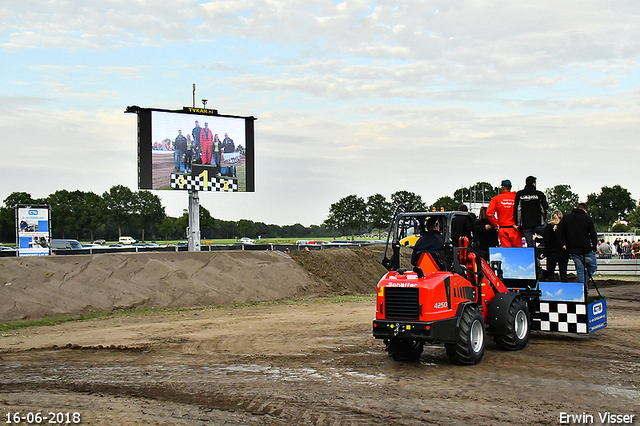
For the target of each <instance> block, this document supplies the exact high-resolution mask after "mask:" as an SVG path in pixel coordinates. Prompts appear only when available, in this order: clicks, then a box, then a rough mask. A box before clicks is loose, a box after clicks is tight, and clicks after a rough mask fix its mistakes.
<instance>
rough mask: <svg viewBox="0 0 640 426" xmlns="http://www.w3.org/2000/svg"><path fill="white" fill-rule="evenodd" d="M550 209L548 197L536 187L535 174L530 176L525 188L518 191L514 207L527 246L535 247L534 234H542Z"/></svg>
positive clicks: (515, 216)
mask: <svg viewBox="0 0 640 426" xmlns="http://www.w3.org/2000/svg"><path fill="white" fill-rule="evenodd" d="M548 209H549V204H548V203H547V197H546V196H545V195H544V192H542V191H538V190H537V189H536V178H535V176H528V177H527V179H526V180H525V186H524V189H522V190H520V191H518V192H516V199H515V208H514V209H513V214H514V218H515V221H516V225H518V226H519V227H520V229H521V230H522V234H523V235H524V238H525V240H526V241H527V247H535V245H534V242H533V234H535V233H536V232H538V233H539V234H542V231H543V229H544V223H545V220H546V218H547V210H548Z"/></svg>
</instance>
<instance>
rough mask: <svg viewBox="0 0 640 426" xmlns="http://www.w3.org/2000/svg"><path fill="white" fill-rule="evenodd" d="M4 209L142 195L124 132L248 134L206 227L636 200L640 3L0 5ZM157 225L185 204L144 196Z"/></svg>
mask: <svg viewBox="0 0 640 426" xmlns="http://www.w3.org/2000/svg"><path fill="white" fill-rule="evenodd" d="M0 23H1V24H0V58H1V63H2V66H1V67H0V81H1V83H0V84H1V86H0V88H1V89H0V134H1V135H2V136H1V137H2V152H3V154H2V156H0V173H1V175H0V178H1V181H2V185H1V186H0V199H4V198H6V197H7V196H8V195H9V194H11V193H12V192H15V191H24V192H29V193H30V194H31V195H32V196H34V197H44V196H47V195H48V194H51V193H52V192H54V191H56V190H58V189H67V190H70V191H71V190H77V189H78V190H82V191H93V192H96V193H99V194H101V193H103V192H104V191H107V190H108V189H109V188H111V187H112V186H114V185H125V186H128V187H130V188H131V189H132V190H136V189H137V169H136V167H137V160H136V143H137V142H136V136H137V135H136V123H137V121H136V116H135V114H125V113H124V110H125V108H126V107H127V106H128V105H139V106H141V107H145V108H166V109H181V108H182V107H183V106H191V105H192V85H193V84H196V90H197V91H196V99H197V102H198V106H200V99H203V98H206V99H208V100H209V102H208V104H207V106H208V107H209V108H215V109H218V111H219V112H220V113H222V114H228V115H241V116H255V117H257V118H258V120H257V121H256V122H255V132H256V138H255V140H256V143H255V146H256V192H255V193H235V194H222V193H215V194H214V193H201V194H200V203H201V205H202V206H204V207H206V208H207V209H208V210H209V211H210V212H211V214H212V215H213V216H214V217H216V218H220V219H226V220H239V219H242V218H244V219H250V220H254V221H261V222H265V223H275V224H281V225H285V224H293V223H296V222H298V223H302V224H303V225H306V226H308V225H311V224H320V223H321V222H322V221H323V220H324V219H326V217H327V215H328V212H329V207H330V205H331V203H334V202H336V201H338V200H339V199H340V198H342V197H345V196H347V195H350V194H356V195H358V196H361V197H363V198H365V199H366V197H368V196H370V195H373V194H376V193H379V194H382V195H384V196H386V197H387V198H389V197H390V195H391V194H392V193H394V192H396V191H400V190H406V191H412V192H415V193H417V194H419V195H421V196H422V198H423V200H424V201H425V202H426V203H427V204H431V203H433V202H434V201H435V200H436V199H437V198H439V197H440V196H443V195H452V194H453V192H454V191H455V190H456V189H457V188H460V187H462V186H470V185H472V184H474V183H475V182H478V181H488V182H491V183H493V184H494V185H496V186H498V184H499V182H500V181H501V180H502V179H504V178H509V179H511V180H512V182H514V187H515V189H518V188H519V187H522V186H524V179H525V177H526V176H527V175H529V174H533V175H535V176H537V177H538V188H539V189H545V188H548V187H552V186H555V185H557V184H568V185H571V188H572V189H573V191H574V192H576V193H578V194H579V195H580V198H581V199H582V200H584V199H586V196H587V194H589V193H592V192H595V193H598V192H599V191H600V188H601V187H602V186H613V185H616V184H620V185H622V186H623V187H625V188H627V189H628V190H629V191H631V193H632V196H633V197H634V198H635V199H638V198H640V179H639V178H638V170H639V167H640V155H639V154H640V143H639V135H640V63H639V61H640V2H638V1H637V0H608V1H602V0H580V1H557V0H554V1H551V0H538V1H536V2H515V1H491V0H489V1H482V0H476V1H465V0H433V1H429V0H422V1H415V0H405V1H403V2H392V1H384V0H382V1H375V0H374V1H359V0H358V1H351V0H347V1H344V2H340V1H338V2H335V1H331V0H234V1H208V0H172V1H163V0H126V1H125V0H82V1H79V0H48V1H43V0H37V1H36V0H3V1H2V4H1V5H0ZM155 194H157V195H159V196H160V197H161V199H162V200H163V205H164V206H165V208H166V212H167V214H170V215H172V216H177V215H180V214H181V212H182V210H183V209H186V208H187V205H188V196H187V194H186V192H178V191H174V192H171V191H155Z"/></svg>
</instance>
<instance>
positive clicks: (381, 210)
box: [324, 182, 640, 236]
mask: <svg viewBox="0 0 640 426" xmlns="http://www.w3.org/2000/svg"><path fill="white" fill-rule="evenodd" d="M544 192H545V195H546V197H547V201H548V203H549V211H548V212H547V215H548V217H550V216H551V213H553V211H555V210H560V211H561V212H562V213H563V214H565V215H566V214H567V213H570V212H571V211H572V210H573V209H575V208H576V206H577V204H578V202H579V196H578V194H576V193H574V192H573V191H572V190H571V186H570V185H556V186H554V187H552V188H547V189H546V190H545V191H544ZM499 193H500V188H498V187H494V186H492V185H491V184H490V183H488V182H477V183H475V184H474V185H471V186H469V187H466V188H460V189H457V190H456V191H455V192H454V193H453V194H452V195H451V196H449V195H445V196H442V197H440V198H438V199H437V200H436V201H435V202H434V203H433V204H431V205H427V204H426V203H425V202H424V201H423V200H422V197H421V196H420V195H418V194H415V193H413V192H408V191H399V192H396V193H394V194H392V195H391V199H390V200H387V199H386V198H385V197H384V196H383V195H381V194H374V195H371V196H369V197H367V199H366V200H365V199H364V198H362V197H359V196H357V195H349V196H347V197H344V198H342V199H340V200H338V201H337V202H336V203H333V204H332V205H331V207H330V209H329V216H328V217H327V219H326V220H325V221H324V225H325V226H327V227H329V228H333V229H340V230H342V231H343V232H345V233H346V232H349V233H350V234H351V235H352V236H353V235H355V234H359V233H362V232H371V230H372V229H374V230H378V232H382V230H386V228H387V227H388V226H389V223H390V221H391V216H392V215H393V212H394V211H395V210H396V209H397V208H400V209H402V210H404V211H431V210H444V211H452V210H458V208H459V207H460V205H461V204H470V203H477V204H483V205H488V204H489V201H490V200H491V198H493V197H494V196H495V195H497V194H499ZM586 204H587V206H588V207H589V214H590V215H591V217H592V218H593V220H594V222H595V225H596V229H597V230H598V231H613V232H628V231H630V230H634V229H637V228H640V202H636V201H635V200H634V199H633V198H632V197H631V193H630V192H629V191H628V190H627V189H625V188H623V187H621V186H620V185H615V186H613V187H606V186H604V187H602V188H601V190H600V193H598V194H596V193H592V194H589V195H588V196H587V200H586Z"/></svg>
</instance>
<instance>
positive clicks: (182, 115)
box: [136, 107, 255, 192]
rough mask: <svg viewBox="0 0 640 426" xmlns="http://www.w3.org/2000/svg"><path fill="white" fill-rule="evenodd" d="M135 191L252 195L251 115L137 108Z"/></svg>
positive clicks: (252, 141)
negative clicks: (240, 115)
mask: <svg viewBox="0 0 640 426" xmlns="http://www.w3.org/2000/svg"><path fill="white" fill-rule="evenodd" d="M136 112H137V113H138V140H139V143H138V150H139V155H138V164H139V167H138V169H139V174H138V176H139V185H138V186H139V188H140V189H167V190H196V191H216V192H253V191H254V190H255V189H254V188H255V183H254V157H253V154H254V147H253V143H254V139H253V121H254V120H255V119H254V118H253V117H236V116H223V115H218V114H217V112H216V111H215V110H203V109H199V108H186V107H185V108H184V110H183V111H167V110H156V109H139V110H138V111H136Z"/></svg>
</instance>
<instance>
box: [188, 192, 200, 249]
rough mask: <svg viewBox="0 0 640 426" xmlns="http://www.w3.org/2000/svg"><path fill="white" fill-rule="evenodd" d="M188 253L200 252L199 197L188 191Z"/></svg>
mask: <svg viewBox="0 0 640 426" xmlns="http://www.w3.org/2000/svg"><path fill="white" fill-rule="evenodd" d="M187 245H188V249H189V251H200V197H198V191H196V190H194V189H190V190H189V236H188V243H187Z"/></svg>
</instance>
